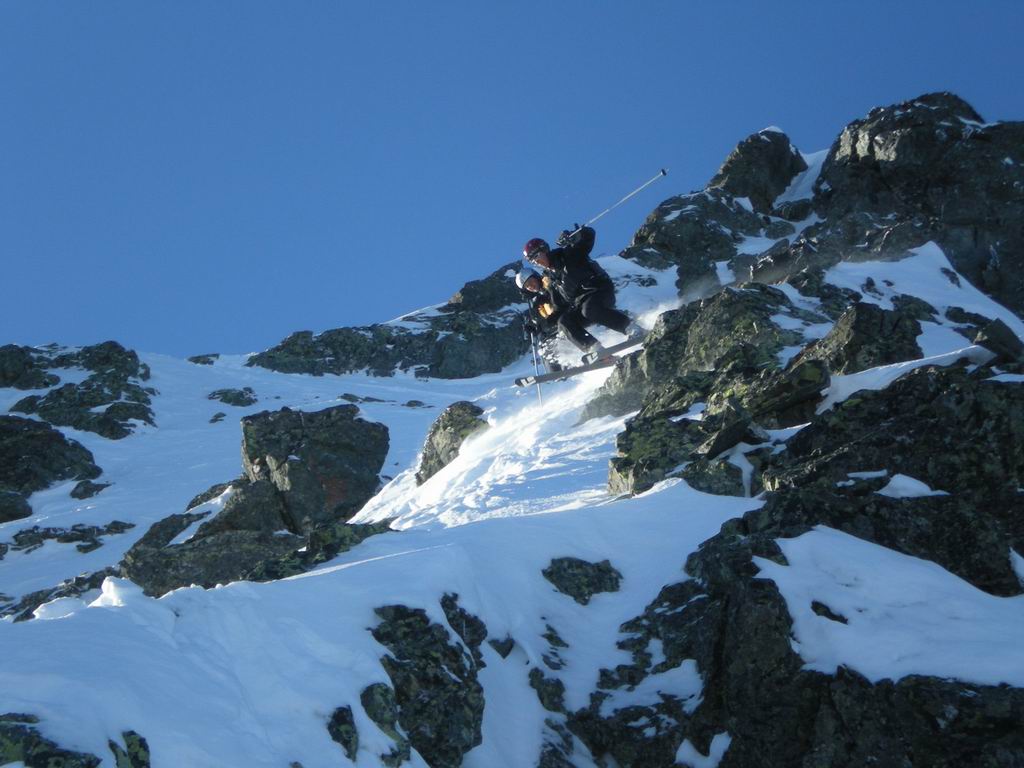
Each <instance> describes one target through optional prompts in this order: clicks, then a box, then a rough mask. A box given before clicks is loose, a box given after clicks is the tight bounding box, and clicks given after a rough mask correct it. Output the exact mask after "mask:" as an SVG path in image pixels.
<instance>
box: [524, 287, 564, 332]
mask: <svg viewBox="0 0 1024 768" xmlns="http://www.w3.org/2000/svg"><path fill="white" fill-rule="evenodd" d="M524 293H527V303H528V304H529V309H527V310H526V327H527V328H529V329H530V330H531V331H533V332H534V333H535V334H537V335H538V336H542V337H543V336H549V335H551V334H553V333H555V332H557V331H558V318H559V316H560V315H561V314H562V312H563V311H565V306H564V305H563V304H562V303H561V297H560V296H555V295H552V293H551V291H550V290H547V291H541V292H540V293H528V292H524ZM544 304H549V305H551V308H552V311H551V312H550V313H549V314H548V316H547V317H544V315H542V314H541V311H540V308H541V306H542V305H544Z"/></svg>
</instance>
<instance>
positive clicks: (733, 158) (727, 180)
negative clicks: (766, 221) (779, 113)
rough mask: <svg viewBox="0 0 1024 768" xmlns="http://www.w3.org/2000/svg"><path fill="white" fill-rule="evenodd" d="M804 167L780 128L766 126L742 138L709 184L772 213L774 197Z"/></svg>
mask: <svg viewBox="0 0 1024 768" xmlns="http://www.w3.org/2000/svg"><path fill="white" fill-rule="evenodd" d="M805 170H807V163H806V162H805V161H804V159H803V157H801V155H800V153H799V152H798V151H797V150H796V147H794V146H793V145H792V144H791V143H790V141H789V137H788V136H787V135H786V134H785V133H783V132H782V131H780V130H777V129H773V128H766V129H764V130H763V131H758V132H757V133H755V134H753V135H751V136H748V137H747V138H746V139H744V140H743V141H741V142H740V144H739V146H737V147H736V149H734V150H733V151H732V153H731V154H730V155H729V157H727V158H726V160H725V162H724V163H723V164H722V167H721V168H719V169H718V173H716V174H715V176H714V178H713V179H711V181H709V182H708V187H710V188H715V187H718V188H721V189H723V190H724V191H726V192H728V193H729V194H730V195H732V196H733V197H736V198H747V199H748V200H750V203H751V205H752V206H753V208H754V210H755V211H757V212H758V213H761V214H767V213H771V211H772V204H773V203H774V202H775V198H776V197H778V196H779V195H780V194H782V193H783V192H785V190H786V187H788V186H789V184H790V182H791V181H792V180H793V178H794V177H795V176H796V175H797V174H799V173H801V172H802V171H805Z"/></svg>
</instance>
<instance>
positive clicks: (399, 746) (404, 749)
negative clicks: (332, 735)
mask: <svg viewBox="0 0 1024 768" xmlns="http://www.w3.org/2000/svg"><path fill="white" fill-rule="evenodd" d="M359 702H360V703H361V704H362V705H363V709H364V710H365V711H366V715H367V717H369V718H370V719H371V720H372V721H373V722H374V723H375V724H376V726H377V727H378V728H380V729H381V730H382V731H383V732H384V733H385V734H387V735H388V736H389V737H390V738H391V740H392V741H394V743H395V746H394V747H392V749H391V751H390V752H389V753H388V754H386V755H380V761H381V763H382V764H383V765H386V766H388V768H397V767H398V766H400V765H401V764H402V763H404V762H405V761H406V760H408V759H409V758H410V757H411V752H410V749H409V739H408V738H407V737H406V736H405V734H403V733H402V731H401V730H399V727H398V725H399V724H398V703H397V702H396V701H395V692H394V691H393V690H391V689H390V688H388V686H386V685H384V683H374V684H373V685H370V686H367V688H366V689H365V690H364V691H363V692H362V694H360V696H359ZM403 727H404V726H403Z"/></svg>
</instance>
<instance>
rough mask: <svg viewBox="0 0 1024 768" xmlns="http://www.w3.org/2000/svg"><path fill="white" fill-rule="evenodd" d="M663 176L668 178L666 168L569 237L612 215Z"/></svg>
mask: <svg viewBox="0 0 1024 768" xmlns="http://www.w3.org/2000/svg"><path fill="white" fill-rule="evenodd" d="M663 176H668V171H667V170H666V169H664V168H662V169H661V170H660V171H658V174H657V175H656V176H654V177H652V178H650V179H648V180H647V181H645V182H644V183H643V184H641V185H640V186H639V187H637V188H636V189H634V190H633V191H632V192H630V193H629V194H628V195H626V196H625V197H624V198H622V199H621V200H619V202H617V203H615V205H610V206H608V207H607V208H605V209H604V210H603V211H601V212H600V213H599V214H597V216H595V217H594V218H592V219H591V220H590V221H588V222H587V223H586V224H584V225H583V226H582V227H577V228H576V229H575V231H573V232H572V234H570V235H569V237H572V236H573V235H575V234H576V233H577V232H579V231H580V230H581V229H583V227H589V226H590V225H591V224H593V223H594V222H595V221H597V220H598V219H600V218H601V217H602V216H604V215H605V214H606V213H610V212H611V211H614V210H615V209H616V208H618V207H619V206H620V205H622V204H623V203H624V202H626V201H627V200H629V198H631V197H632V196H633V195H636V194H638V193H640V192H642V191H643V190H645V189H647V188H648V187H649V186H651V184H653V183H654V182H656V181H657V180H658V179H660V178H662V177H663Z"/></svg>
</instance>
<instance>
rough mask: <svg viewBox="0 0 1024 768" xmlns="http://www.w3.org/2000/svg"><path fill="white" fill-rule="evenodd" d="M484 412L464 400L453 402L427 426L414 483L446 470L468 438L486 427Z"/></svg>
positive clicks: (421, 482) (420, 482)
mask: <svg viewBox="0 0 1024 768" xmlns="http://www.w3.org/2000/svg"><path fill="white" fill-rule="evenodd" d="M483 413H484V409H483V408H481V407H479V406H477V405H474V404H473V403H471V402H469V401H467V400H460V401H459V402H457V403H452V404H451V405H449V406H448V407H447V408H445V409H444V411H443V412H442V413H441V415H440V416H438V417H437V420H436V421H434V423H433V424H432V425H431V427H430V432H429V433H428V434H427V440H426V442H425V443H424V445H423V454H422V457H421V458H420V468H419V470H417V472H416V483H417V484H418V485H423V483H425V482H427V480H429V479H430V478H432V477H433V476H434V475H436V474H437V473H438V472H440V471H441V470H442V469H444V468H445V467H447V466H448V465H449V464H450V463H451V462H452V460H453V459H454V458H455V457H456V456H458V455H459V449H460V448H462V444H463V443H464V442H465V441H466V438H468V437H469V436H470V435H473V434H476V433H477V432H480V431H482V430H485V429H487V428H488V426H489V425H488V423H487V421H486V420H485V419H482V418H480V417H481V416H483Z"/></svg>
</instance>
